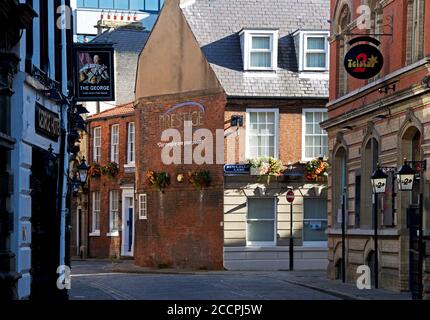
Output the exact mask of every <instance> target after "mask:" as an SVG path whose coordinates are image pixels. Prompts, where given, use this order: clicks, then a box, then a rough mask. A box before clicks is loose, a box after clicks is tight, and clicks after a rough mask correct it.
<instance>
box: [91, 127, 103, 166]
mask: <svg viewBox="0 0 430 320" xmlns="http://www.w3.org/2000/svg"><path fill="white" fill-rule="evenodd" d="M101 131H102V128H101V127H97V128H94V132H93V133H94V135H93V152H94V153H93V161H94V162H95V163H100V160H101V155H102V138H101Z"/></svg>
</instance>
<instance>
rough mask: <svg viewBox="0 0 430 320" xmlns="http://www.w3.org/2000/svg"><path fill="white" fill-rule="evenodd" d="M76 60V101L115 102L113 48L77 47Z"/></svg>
mask: <svg viewBox="0 0 430 320" xmlns="http://www.w3.org/2000/svg"><path fill="white" fill-rule="evenodd" d="M74 60H75V63H74V66H75V81H74V82H75V96H76V100H78V101H113V100H115V82H114V81H115V75H114V50H113V47H111V46H96V45H89V44H86V45H77V46H75V48H74Z"/></svg>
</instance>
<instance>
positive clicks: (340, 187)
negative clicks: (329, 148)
mask: <svg viewBox="0 0 430 320" xmlns="http://www.w3.org/2000/svg"><path fill="white" fill-rule="evenodd" d="M346 162H347V157H346V150H345V148H344V147H340V148H339V149H338V150H337V152H336V154H335V156H334V166H333V181H332V186H333V193H332V194H333V213H332V226H334V227H336V228H339V227H340V225H341V223H340V222H339V221H338V213H339V212H340V210H342V200H343V199H342V198H343V195H344V193H345V198H346V202H345V208H347V207H348V196H347V180H348V178H347V165H346Z"/></svg>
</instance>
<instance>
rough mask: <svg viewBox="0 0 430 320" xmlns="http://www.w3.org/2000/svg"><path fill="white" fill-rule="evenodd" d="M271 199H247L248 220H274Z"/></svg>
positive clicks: (273, 208) (273, 201) (273, 206)
mask: <svg viewBox="0 0 430 320" xmlns="http://www.w3.org/2000/svg"><path fill="white" fill-rule="evenodd" d="M274 204H275V200H274V199H273V198H267V199H263V198H261V199H260V198H259V199H248V219H275V205H274Z"/></svg>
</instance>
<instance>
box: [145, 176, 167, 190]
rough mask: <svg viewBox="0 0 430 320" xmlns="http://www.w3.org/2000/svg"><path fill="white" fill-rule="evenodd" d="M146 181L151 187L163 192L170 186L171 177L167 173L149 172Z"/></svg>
mask: <svg viewBox="0 0 430 320" xmlns="http://www.w3.org/2000/svg"><path fill="white" fill-rule="evenodd" d="M146 181H147V183H148V185H149V186H151V187H154V188H156V189H157V190H158V191H161V192H163V189H164V188H167V187H168V186H169V185H170V176H169V174H168V173H167V172H155V171H147V172H146Z"/></svg>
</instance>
